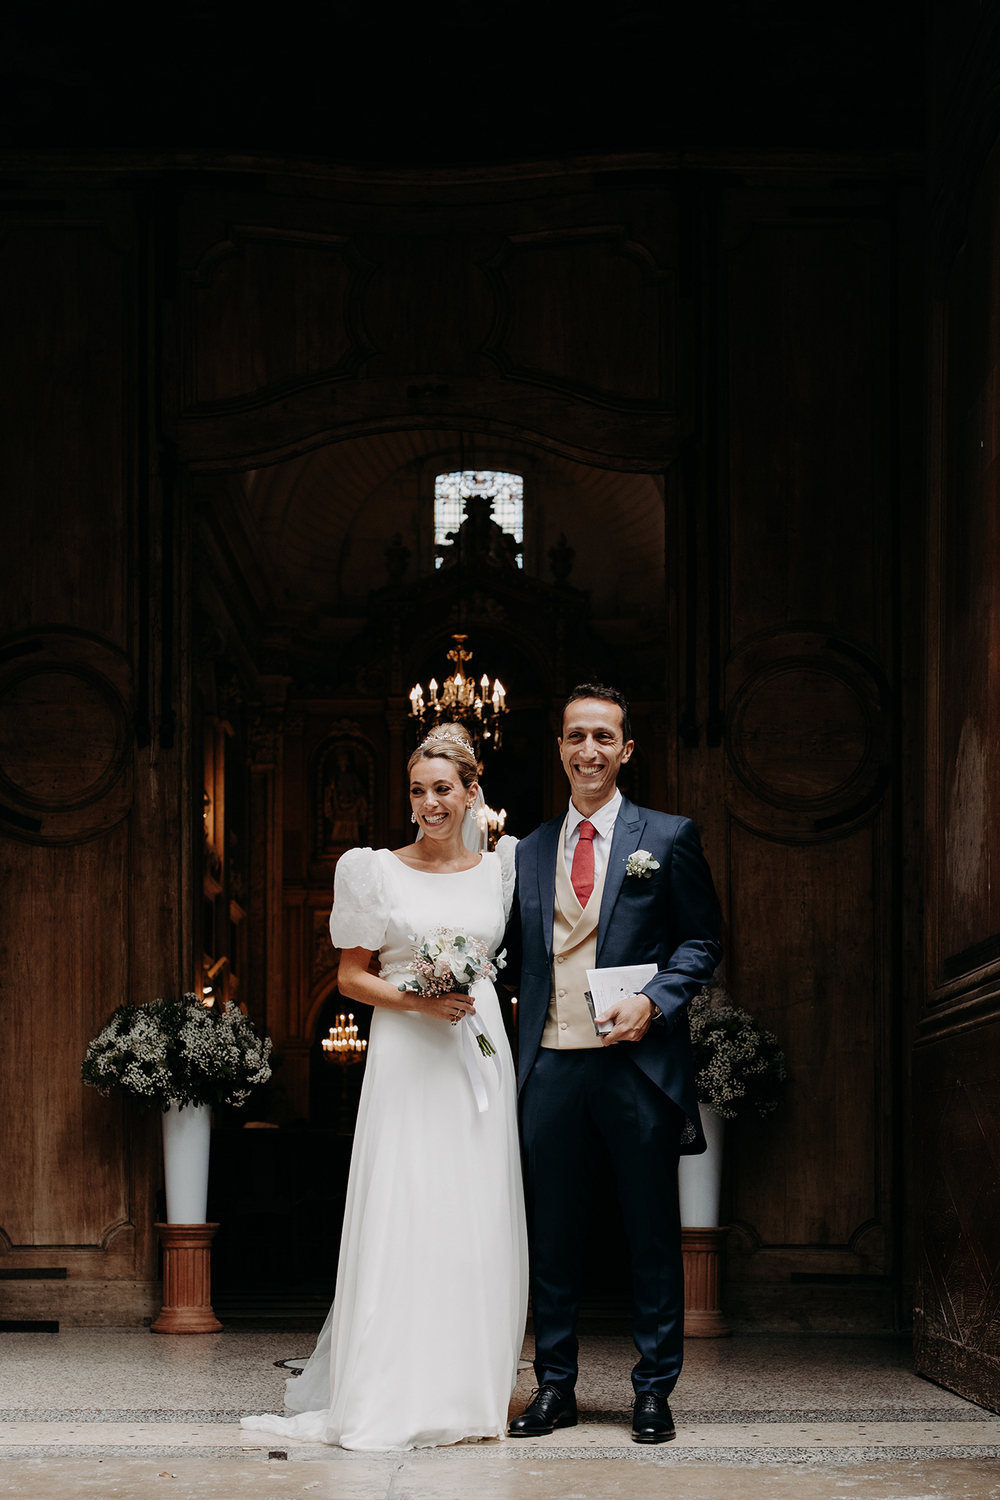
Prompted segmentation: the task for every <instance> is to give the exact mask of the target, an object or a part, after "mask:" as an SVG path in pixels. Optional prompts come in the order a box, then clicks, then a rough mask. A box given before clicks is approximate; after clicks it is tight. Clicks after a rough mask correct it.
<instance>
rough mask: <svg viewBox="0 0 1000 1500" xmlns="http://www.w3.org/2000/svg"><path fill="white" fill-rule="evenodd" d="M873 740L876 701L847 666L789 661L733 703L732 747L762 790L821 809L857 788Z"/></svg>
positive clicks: (790, 803)
mask: <svg viewBox="0 0 1000 1500" xmlns="http://www.w3.org/2000/svg"><path fill="white" fill-rule="evenodd" d="M875 740H876V733H875V726H874V724H873V722H872V706H871V705H870V704H869V702H868V701H867V699H866V697H865V695H864V694H863V693H862V692H860V691H859V689H858V686H857V684H856V683H855V682H854V680H853V679H852V678H851V677H850V676H849V675H848V673H847V672H846V671H840V670H839V669H838V668H837V667H836V666H833V665H830V664H828V663H826V662H808V661H802V660H801V659H800V660H797V661H795V660H791V661H789V660H786V661H779V662H774V663H772V664H771V665H769V666H767V667H765V668H763V669H762V670H761V671H759V672H757V673H755V674H754V675H753V676H752V677H751V678H750V679H749V681H748V682H746V683H745V684H744V686H743V689H742V691H741V692H740V693H739V695H738V697H737V700H736V702H735V703H734V705H733V710H732V718H731V722H730V731H729V753H730V758H731V760H732V763H733V765H734V767H735V769H736V771H737V773H738V775H739V776H740V779H741V780H742V781H743V782H744V783H745V784H746V785H747V786H748V787H749V788H750V790H751V791H753V792H754V793H755V794H756V795H757V796H758V797H761V798H763V799H764V800H765V801H767V802H770V803H772V804H773V805H775V806H777V807H788V808H792V807H797V808H802V809H806V808H813V809H817V810H818V809H820V808H828V807H830V806H832V805H835V804H839V803H840V802H842V801H844V800H845V799H849V798H850V797H852V796H854V795H855V794H856V792H857V789H858V787H859V785H860V784H861V783H862V782H863V781H864V780H865V779H866V777H867V776H868V774H869V766H870V761H871V756H872V750H873V745H874V743H875Z"/></svg>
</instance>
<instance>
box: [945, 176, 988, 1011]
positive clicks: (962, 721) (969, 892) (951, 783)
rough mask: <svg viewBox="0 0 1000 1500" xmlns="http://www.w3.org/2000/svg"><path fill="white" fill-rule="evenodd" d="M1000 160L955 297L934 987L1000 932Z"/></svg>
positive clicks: (955, 279)
mask: <svg viewBox="0 0 1000 1500" xmlns="http://www.w3.org/2000/svg"><path fill="white" fill-rule="evenodd" d="M998 192H1000V152H994V155H993V158H992V161H991V163H990V165H989V167H988V169H987V173H986V180H985V181H984V183H983V191H982V194H981V196H980V198H979V202H978V206H977V211H976V212H975V214H974V216H973V220H972V223H971V226H970V233H969V236H968V239H967V241H966V245H965V247H964V249H963V250H962V252H961V253H960V255H959V256H958V258H957V260H956V263H955V268H954V271H953V273H952V276H951V279H950V285H949V289H948V348H947V351H946V354H945V359H946V366H947V372H948V374H947V387H946V391H945V397H944V422H945V434H946V436H945V455H944V473H943V476H942V478H943V485H944V495H945V502H944V511H943V517H942V523H941V531H942V535H941V544H942V557H941V574H940V590H941V593H940V608H941V628H942V636H941V648H940V650H941V654H940V665H939V670H940V674H941V678H940V680H941V682H942V685H943V688H944V691H943V693H942V696H941V699H940V712H939V715H938V721H937V730H938V736H939V738H938V750H937V754H938V756H939V760H938V773H937V781H938V787H939V791H938V798H939V799H940V800H939V807H938V810H937V811H936V814H935V824H936V825H937V826H938V827H939V828H940V830H941V835H942V845H941V847H940V850H939V854H940V858H941V868H940V876H941V885H940V888H939V889H940V899H939V903H938V904H936V922H937V933H936V937H937V942H936V944H935V953H934V958H935V963H936V973H935V976H934V977H935V981H936V982H940V980H941V978H942V977H943V972H942V971H943V966H944V965H945V963H946V962H947V960H948V959H949V957H952V956H954V955H957V954H959V953H961V952H962V951H963V950H965V949H967V948H969V947H971V946H973V945H974V944H976V943H979V942H981V941H982V940H984V939H986V938H990V937H993V936H994V935H995V934H997V933H1000V881H998V880H996V879H994V878H993V875H994V872H993V867H992V866H993V858H994V857H995V856H994V851H995V849H996V847H997V842H998V838H1000V797H998V795H997V789H996V777H997V772H998V770H1000V766H998V759H997V743H998V738H1000V701H998V696H997V667H996V664H997V660H998V651H1000V600H998V595H997V581H998V568H1000V564H998V554H1000V466H998V461H1000V410H998V405H997V388H996V378H997V362H998V359H1000V286H998V282H997V267H998V265H1000V198H998Z"/></svg>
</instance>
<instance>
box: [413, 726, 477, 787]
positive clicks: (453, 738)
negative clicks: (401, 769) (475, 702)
mask: <svg viewBox="0 0 1000 1500" xmlns="http://www.w3.org/2000/svg"><path fill="white" fill-rule="evenodd" d="M435 759H441V760H447V761H450V762H451V764H452V765H453V766H454V767H455V770H456V771H457V772H458V775H459V779H460V781H461V783H462V785H463V786H464V787H465V788H466V790H468V788H469V787H470V786H471V785H472V783H473V782H474V781H478V780H479V762H478V761H477V760H476V752H475V750H474V749H473V746H472V739H471V737H470V735H469V733H468V731H467V730H465V729H463V728H462V726H461V724H441V725H439V726H438V728H437V729H432V730H431V732H430V734H429V735H428V736H427V738H426V739H425V740H421V742H420V744H419V745H418V746H417V748H416V749H415V750H414V752H413V754H412V755H411V756H410V758H409V760H408V761H407V763H406V774H407V775H408V776H411V775H412V774H413V767H414V766H415V765H416V764H417V763H418V761H421V760H435Z"/></svg>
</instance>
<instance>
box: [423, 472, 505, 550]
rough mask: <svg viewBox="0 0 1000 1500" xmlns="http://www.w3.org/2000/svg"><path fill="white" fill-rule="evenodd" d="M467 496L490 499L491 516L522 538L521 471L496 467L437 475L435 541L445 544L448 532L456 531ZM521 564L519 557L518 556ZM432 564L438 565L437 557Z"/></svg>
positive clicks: (435, 486)
mask: <svg viewBox="0 0 1000 1500" xmlns="http://www.w3.org/2000/svg"><path fill="white" fill-rule="evenodd" d="M470 495H490V496H492V498H493V519H494V521H496V523H497V525H498V526H499V527H500V528H501V530H502V531H507V532H509V533H510V535H511V536H512V537H513V538H514V540H515V541H516V542H518V543H520V542H522V541H523V540H524V480H523V478H522V477H521V475H520V474H505V473H503V472H502V471H501V470H499V469H456V470H455V471H454V472H453V473H451V474H439V475H438V476H437V478H436V479H435V481H434V543H435V545H436V546H438V547H444V546H447V544H448V532H449V531H457V530H458V528H459V527H460V526H461V524H462V521H463V520H464V518H465V502H466V500H468V499H469V497H470ZM517 565H518V567H520V566H521V558H520V556H519V557H518V559H517ZM434 566H435V567H436V568H439V567H440V566H441V559H440V557H438V558H435V561H434Z"/></svg>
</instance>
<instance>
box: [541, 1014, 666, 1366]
mask: <svg viewBox="0 0 1000 1500" xmlns="http://www.w3.org/2000/svg"><path fill="white" fill-rule="evenodd" d="M683 1125H684V1114H683V1111H682V1110H681V1109H679V1108H678V1106H677V1105H676V1104H674V1103H673V1101H672V1100H670V1099H668V1098H667V1096H666V1094H664V1093H662V1092H661V1090H660V1089H658V1088H657V1087H656V1084H655V1083H653V1082H652V1081H651V1080H650V1079H649V1078H647V1077H646V1075H645V1073H643V1072H642V1070H641V1069H640V1068H638V1067H637V1066H636V1065H635V1063H634V1062H633V1061H632V1060H631V1058H630V1057H629V1048H628V1043H627V1042H625V1043H619V1044H618V1046H616V1047H602V1048H601V1049H600V1051H598V1050H597V1049H596V1048H593V1049H585V1050H583V1051H565V1052H562V1051H557V1050H555V1049H552V1048H548V1047H542V1048H540V1049H539V1052H538V1056H537V1058H536V1059H535V1064H534V1066H533V1067H532V1069H531V1072H530V1073H529V1075H528V1078H527V1081H526V1082H525V1085H524V1088H523V1090H522V1093H521V1131H522V1139H523V1142H524V1159H525V1191H526V1194H527V1201H528V1222H529V1225H530V1226H531V1308H532V1319H533V1322H534V1328H535V1379H536V1380H537V1382H538V1384H539V1385H540V1386H542V1385H554V1386H558V1387H559V1388H560V1389H561V1390H565V1391H571V1390H572V1389H573V1387H574V1386H575V1384H576V1375H577V1360H576V1356H577V1349H578V1347H579V1346H578V1344H577V1338H576V1315H577V1310H578V1308H579V1306H580V1276H581V1267H582V1259H583V1242H584V1235H585V1231H586V1226H587V1219H588V1210H589V1205H590V1197H591V1185H592V1182H593V1177H594V1171H595V1170H596V1167H595V1164H594V1147H595V1144H596V1141H597V1138H598V1137H600V1138H601V1139H602V1140H603V1141H604V1143H605V1145H606V1147H607V1149H608V1151H609V1153H610V1155H611V1161H612V1164H613V1166H614V1170H615V1176H616V1179H617V1184H618V1199H619V1202H620V1203H621V1206H622V1213H623V1215H624V1219H625V1230H626V1233H627V1234H628V1241H629V1248H630V1251H631V1259H632V1288H633V1294H634V1298H635V1315H634V1332H633V1337H634V1339H635V1346H636V1348H637V1349H638V1351H639V1362H638V1364H637V1365H636V1366H635V1368H634V1369H633V1371H632V1385H633V1386H634V1388H635V1390H636V1392H640V1391H652V1392H654V1394H655V1395H657V1396H668V1395H669V1394H670V1392H671V1391H672V1390H673V1388H674V1386H675V1385H676V1383H677V1377H678V1375H679V1374H680V1372H681V1364H682V1363H683V1358H684V1263H683V1259H682V1256H681V1221H680V1210H679V1207H678V1202H677V1161H678V1156H679V1145H680V1136H681V1129H682V1127H683Z"/></svg>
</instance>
